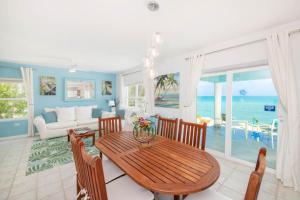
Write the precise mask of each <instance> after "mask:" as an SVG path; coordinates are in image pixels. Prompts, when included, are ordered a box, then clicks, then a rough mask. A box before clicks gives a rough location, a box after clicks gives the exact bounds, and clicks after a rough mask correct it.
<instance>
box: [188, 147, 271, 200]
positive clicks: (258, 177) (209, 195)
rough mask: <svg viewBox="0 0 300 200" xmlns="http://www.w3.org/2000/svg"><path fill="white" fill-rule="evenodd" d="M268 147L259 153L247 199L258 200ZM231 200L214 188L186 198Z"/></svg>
mask: <svg viewBox="0 0 300 200" xmlns="http://www.w3.org/2000/svg"><path fill="white" fill-rule="evenodd" d="M266 153H267V150H266V148H261V149H260V150H259V153H258V158H257V162H256V166H255V170H254V171H253V172H252V173H251V174H250V178H249V181H248V187H247V190H246V194H245V197H244V199H245V200H256V199H257V197H258V193H259V189H260V185H261V182H262V178H263V176H264V172H265V169H266ZM206 199H209V200H230V198H228V197H226V196H224V195H222V194H220V193H217V192H215V191H213V190H212V189H207V190H205V191H202V192H198V193H194V194H190V195H189V196H187V197H186V198H185V200H206Z"/></svg>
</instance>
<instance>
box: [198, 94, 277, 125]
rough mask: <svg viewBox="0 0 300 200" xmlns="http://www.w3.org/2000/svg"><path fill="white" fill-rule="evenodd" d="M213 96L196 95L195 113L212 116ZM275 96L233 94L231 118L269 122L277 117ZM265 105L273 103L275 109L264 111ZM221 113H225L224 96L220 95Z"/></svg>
mask: <svg viewBox="0 0 300 200" xmlns="http://www.w3.org/2000/svg"><path fill="white" fill-rule="evenodd" d="M214 100H215V97H214V96H198V97H197V115H199V116H202V117H210V118H214ZM277 104H278V97H277V96H233V97H232V116H233V120H247V121H248V122H249V123H255V122H258V123H263V124H271V123H272V120H273V119H277ZM265 105H274V106H276V107H275V111H274V112H272V111H265V110H264V106H265ZM222 113H224V114H225V113H226V97H225V96H222Z"/></svg>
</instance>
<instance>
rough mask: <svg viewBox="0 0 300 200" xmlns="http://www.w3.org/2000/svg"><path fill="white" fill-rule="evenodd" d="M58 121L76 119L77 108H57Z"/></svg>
mask: <svg viewBox="0 0 300 200" xmlns="http://www.w3.org/2000/svg"><path fill="white" fill-rule="evenodd" d="M56 114H57V121H58V122H66V121H74V120H75V108H74V107H63V108H56Z"/></svg>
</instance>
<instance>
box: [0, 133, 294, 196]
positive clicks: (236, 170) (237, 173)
mask: <svg viewBox="0 0 300 200" xmlns="http://www.w3.org/2000/svg"><path fill="white" fill-rule="evenodd" d="M31 143H32V139H29V138H26V139H25V138H24V139H15V140H7V141H0V200H2V199H8V200H15V199H22V200H27V199H28V200H36V199H39V200H40V199H43V200H46V199H47V200H50V199H53V200H73V199H75V193H76V188H75V176H74V172H75V169H74V168H75V167H74V164H73V163H70V164H67V165H63V166H59V167H56V168H53V169H49V170H46V171H43V172H41V173H36V174H32V175H30V176H25V169H26V162H27V159H28V154H29V152H30V147H31ZM217 159H218V161H219V163H220V165H221V176H220V178H219V179H218V181H217V183H216V184H214V185H213V186H212V188H213V189H215V190H217V191H218V192H221V193H223V194H224V195H226V196H228V197H231V198H232V199H237V200H238V199H243V195H244V193H245V190H246V186H247V182H248V177H249V174H250V171H252V168H250V167H247V166H243V165H240V164H237V163H234V162H232V161H228V160H225V159H222V158H217ZM259 199H261V200H275V199H276V200H296V199H297V200H299V199H300V193H298V192H294V191H293V189H291V188H285V187H283V186H282V185H281V183H280V182H278V181H277V180H276V179H275V177H274V175H271V174H269V173H266V174H265V176H264V179H263V183H262V187H261V191H260V193H259Z"/></svg>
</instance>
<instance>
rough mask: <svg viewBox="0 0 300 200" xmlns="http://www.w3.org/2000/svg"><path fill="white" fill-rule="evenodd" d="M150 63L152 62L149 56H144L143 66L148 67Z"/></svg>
mask: <svg viewBox="0 0 300 200" xmlns="http://www.w3.org/2000/svg"><path fill="white" fill-rule="evenodd" d="M152 64H153V61H152V59H151V58H149V57H145V58H144V66H145V67H147V68H150V67H151V65H152Z"/></svg>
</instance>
